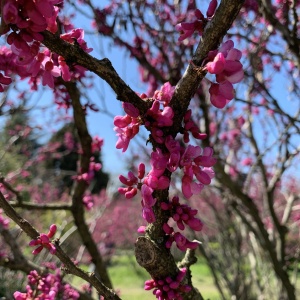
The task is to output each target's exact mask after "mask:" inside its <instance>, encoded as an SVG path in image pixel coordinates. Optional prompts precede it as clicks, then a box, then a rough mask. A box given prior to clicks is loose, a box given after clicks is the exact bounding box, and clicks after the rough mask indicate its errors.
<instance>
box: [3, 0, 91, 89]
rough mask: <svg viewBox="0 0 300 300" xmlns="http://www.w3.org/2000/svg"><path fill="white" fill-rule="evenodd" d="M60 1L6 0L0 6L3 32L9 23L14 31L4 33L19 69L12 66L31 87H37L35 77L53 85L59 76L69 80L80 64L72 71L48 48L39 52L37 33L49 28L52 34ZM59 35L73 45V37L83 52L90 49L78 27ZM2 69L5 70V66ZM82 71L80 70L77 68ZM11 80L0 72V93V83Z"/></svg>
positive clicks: (7, 29)
mask: <svg viewBox="0 0 300 300" xmlns="http://www.w3.org/2000/svg"><path fill="white" fill-rule="evenodd" d="M62 2H63V1H62V0H40V1H34V0H26V1H25V0H19V1H14V0H7V1H5V4H4V5H3V9H2V15H3V20H4V22H5V24H6V26H7V27H6V32H8V31H9V29H10V27H9V26H10V25H14V26H16V27H17V28H18V29H17V30H16V29H15V28H14V31H13V32H11V33H9V35H8V36H7V43H8V44H9V45H11V50H12V52H13V54H14V55H15V62H16V64H18V65H19V66H22V67H23V68H19V69H18V70H17V69H16V71H19V72H17V74H18V75H20V76H21V77H31V78H30V81H29V83H30V84H31V86H32V89H37V84H38V83H39V78H40V77H41V78H42V84H43V85H44V86H45V85H48V86H49V87H50V88H52V89H53V88H54V85H55V81H54V78H56V77H59V76H61V77H62V78H63V80H65V81H70V80H71V78H72V77H74V76H75V74H76V75H77V73H78V69H82V68H80V67H77V66H76V67H73V69H74V70H72V72H71V71H70V69H69V66H68V65H67V63H66V61H65V60H64V58H63V57H60V56H58V55H56V54H54V53H51V52H50V51H49V50H48V49H46V50H44V51H40V46H41V44H40V43H41V41H42V40H43V36H42V34H40V32H42V31H44V30H49V31H51V32H52V33H56V32H57V23H56V19H57V15H58V12H59V7H58V5H59V4H60V3H62ZM61 38H62V39H63V40H65V41H67V42H69V43H72V44H74V42H75V40H76V41H77V43H78V44H79V45H80V47H81V48H82V49H83V50H84V51H86V52H90V51H92V49H91V48H88V47H87V45H86V42H85V41H84V32H83V30H82V29H73V30H72V31H71V32H69V33H66V34H62V35H61ZM5 70H6V69H5ZM81 72H82V71H81ZM10 82H11V79H10V78H9V77H7V76H3V75H2V74H1V75H0V92H1V89H3V87H2V85H1V84H4V85H8V84H10Z"/></svg>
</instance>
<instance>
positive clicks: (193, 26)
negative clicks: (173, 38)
mask: <svg viewBox="0 0 300 300" xmlns="http://www.w3.org/2000/svg"><path fill="white" fill-rule="evenodd" d="M217 5H218V2H217V0H211V1H210V3H209V6H208V9H207V11H206V18H205V17H204V15H203V14H202V12H201V11H200V10H199V9H196V10H195V17H196V18H197V19H196V20H195V21H193V22H182V23H179V24H177V25H176V26H175V29H176V30H177V31H179V32H180V37H179V38H178V41H179V42H181V41H183V40H185V39H186V38H188V37H191V36H192V35H193V34H194V32H198V33H199V34H200V35H201V34H202V32H203V29H204V27H205V25H206V23H207V22H208V21H209V20H211V18H212V17H213V16H214V14H215V11H216V8H217Z"/></svg>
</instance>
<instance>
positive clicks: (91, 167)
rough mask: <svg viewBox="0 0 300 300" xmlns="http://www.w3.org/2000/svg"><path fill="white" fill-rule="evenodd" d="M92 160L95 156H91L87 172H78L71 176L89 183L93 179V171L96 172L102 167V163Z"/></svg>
mask: <svg viewBox="0 0 300 300" xmlns="http://www.w3.org/2000/svg"><path fill="white" fill-rule="evenodd" d="M94 160H95V158H94V157H91V159H90V165H89V171H88V172H86V173H82V174H79V175H77V176H73V178H74V179H76V180H78V181H80V180H83V181H85V182H86V183H87V184H90V183H91V181H92V180H93V179H94V176H95V172H98V171H99V170H100V169H101V168H102V165H101V164H100V163H96V162H94Z"/></svg>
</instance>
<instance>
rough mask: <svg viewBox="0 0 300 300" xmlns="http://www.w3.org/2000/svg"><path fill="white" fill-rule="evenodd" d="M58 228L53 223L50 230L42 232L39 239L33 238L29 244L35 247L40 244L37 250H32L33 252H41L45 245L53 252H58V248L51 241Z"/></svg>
mask: <svg viewBox="0 0 300 300" xmlns="http://www.w3.org/2000/svg"><path fill="white" fill-rule="evenodd" d="M56 230H57V227H56V225H55V224H52V225H51V226H50V228H49V232H48V233H47V234H45V233H42V234H40V236H39V237H38V238H37V239H35V240H32V241H31V242H30V243H29V246H32V247H34V246H38V245H40V246H39V247H37V248H36V249H35V250H33V251H32V254H34V255H36V254H38V253H40V252H41V251H42V250H43V248H44V247H45V248H47V249H49V251H50V253H51V254H54V253H55V252H56V248H55V247H54V245H53V244H52V243H51V241H50V239H51V238H52V237H53V236H54V234H55V233H56Z"/></svg>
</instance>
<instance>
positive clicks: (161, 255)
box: [135, 236, 178, 278]
mask: <svg viewBox="0 0 300 300" xmlns="http://www.w3.org/2000/svg"><path fill="white" fill-rule="evenodd" d="M135 256H136V260H137V262H138V264H139V265H140V266H142V267H143V268H145V269H146V270H147V271H148V273H149V274H150V275H151V277H152V278H165V277H167V276H171V277H175V276H176V275H177V273H178V268H177V266H176V264H175V261H174V258H173V257H172V255H171V254H170V251H169V249H167V248H164V247H159V246H158V245H157V244H156V243H155V242H154V241H153V240H151V239H149V238H147V237H144V236H142V237H139V238H138V239H137V240H136V242H135Z"/></svg>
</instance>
